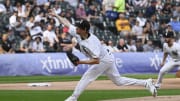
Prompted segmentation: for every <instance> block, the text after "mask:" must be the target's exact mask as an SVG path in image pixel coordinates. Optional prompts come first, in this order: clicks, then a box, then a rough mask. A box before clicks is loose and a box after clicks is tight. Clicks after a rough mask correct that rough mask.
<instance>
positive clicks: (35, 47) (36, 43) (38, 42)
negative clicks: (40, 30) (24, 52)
mask: <svg viewBox="0 0 180 101" xmlns="http://www.w3.org/2000/svg"><path fill="white" fill-rule="evenodd" d="M32 52H38V53H42V52H45V49H44V45H43V42H42V38H41V36H36V37H35V39H34V40H33V42H32Z"/></svg>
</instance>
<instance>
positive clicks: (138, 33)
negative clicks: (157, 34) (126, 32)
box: [131, 20, 143, 39]
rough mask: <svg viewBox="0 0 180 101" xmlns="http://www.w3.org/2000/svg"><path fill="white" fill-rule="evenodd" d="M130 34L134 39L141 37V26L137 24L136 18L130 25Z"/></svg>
mask: <svg viewBox="0 0 180 101" xmlns="http://www.w3.org/2000/svg"><path fill="white" fill-rule="evenodd" d="M131 33H132V35H133V36H135V39H142V34H143V28H142V27H141V26H140V25H139V21H137V20H136V24H135V25H134V26H133V27H132V32H131Z"/></svg>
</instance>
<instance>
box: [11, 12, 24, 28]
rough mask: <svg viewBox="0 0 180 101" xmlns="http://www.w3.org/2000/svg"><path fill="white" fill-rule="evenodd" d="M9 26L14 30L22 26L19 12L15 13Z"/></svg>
mask: <svg viewBox="0 0 180 101" xmlns="http://www.w3.org/2000/svg"><path fill="white" fill-rule="evenodd" d="M9 24H10V27H11V28H12V29H16V28H17V27H19V26H21V24H22V23H21V22H19V21H18V12H17V11H14V12H13V15H12V16H11V17H10V18H9Z"/></svg>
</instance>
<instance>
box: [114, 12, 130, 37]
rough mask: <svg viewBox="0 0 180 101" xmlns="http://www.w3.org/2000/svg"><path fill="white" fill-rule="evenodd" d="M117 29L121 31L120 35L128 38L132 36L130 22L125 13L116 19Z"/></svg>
mask: <svg viewBox="0 0 180 101" xmlns="http://www.w3.org/2000/svg"><path fill="white" fill-rule="evenodd" d="M115 23H116V29H117V31H118V32H119V33H120V36H122V37H125V38H128V36H130V31H131V27H130V23H129V21H128V19H126V17H125V15H124V14H123V13H120V14H119V18H118V19H117V20H116V22H115Z"/></svg>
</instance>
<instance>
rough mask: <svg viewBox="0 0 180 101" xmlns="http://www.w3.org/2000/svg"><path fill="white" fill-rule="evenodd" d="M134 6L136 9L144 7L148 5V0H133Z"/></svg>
mask: <svg viewBox="0 0 180 101" xmlns="http://www.w3.org/2000/svg"><path fill="white" fill-rule="evenodd" d="M132 3H133V6H134V8H135V10H136V9H143V8H146V7H147V6H148V0H133V2H132Z"/></svg>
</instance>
